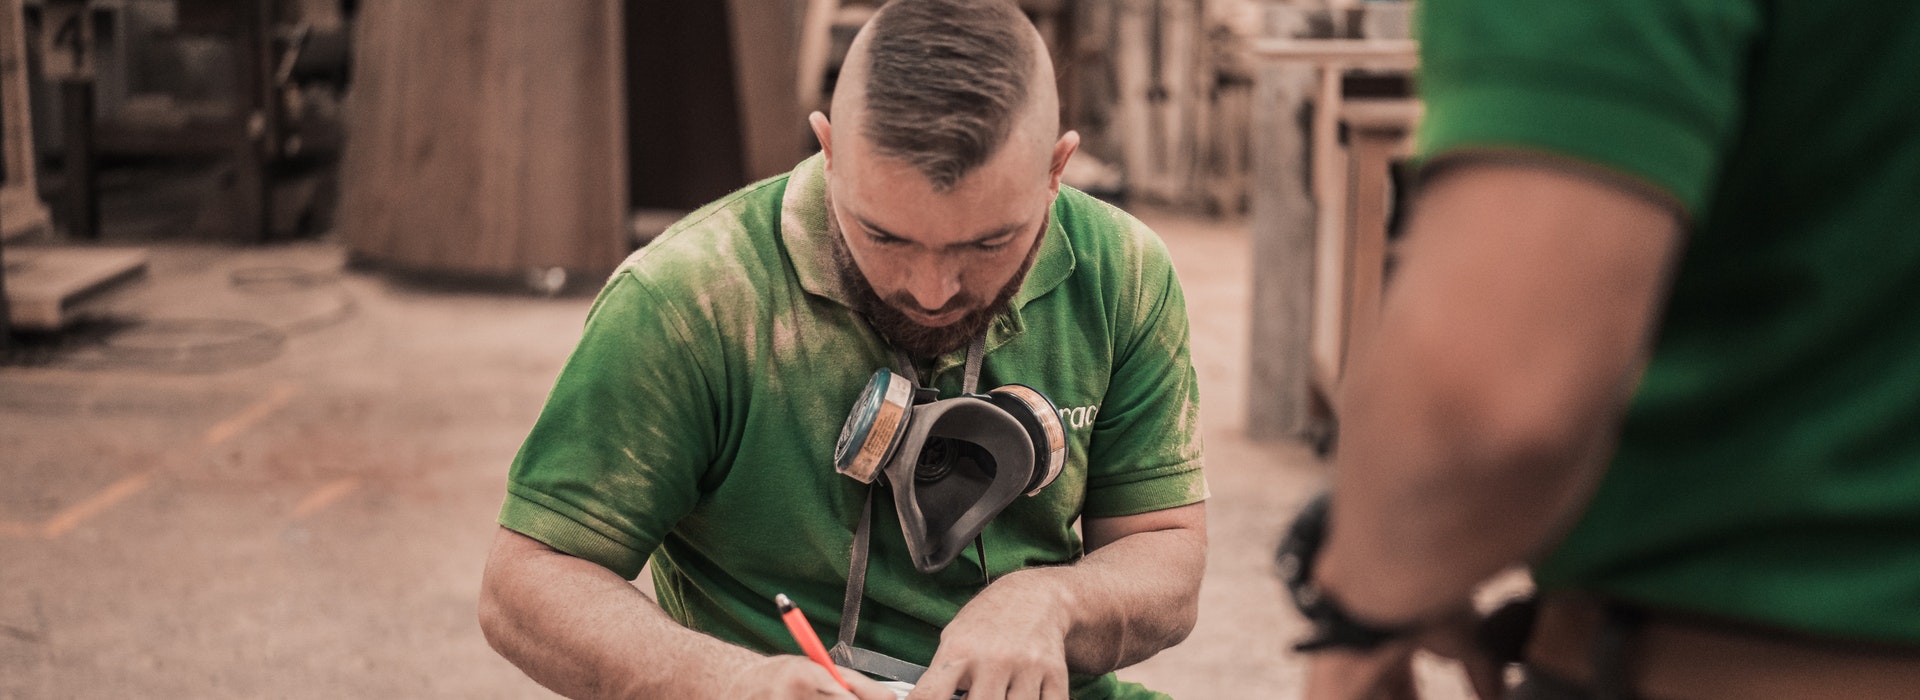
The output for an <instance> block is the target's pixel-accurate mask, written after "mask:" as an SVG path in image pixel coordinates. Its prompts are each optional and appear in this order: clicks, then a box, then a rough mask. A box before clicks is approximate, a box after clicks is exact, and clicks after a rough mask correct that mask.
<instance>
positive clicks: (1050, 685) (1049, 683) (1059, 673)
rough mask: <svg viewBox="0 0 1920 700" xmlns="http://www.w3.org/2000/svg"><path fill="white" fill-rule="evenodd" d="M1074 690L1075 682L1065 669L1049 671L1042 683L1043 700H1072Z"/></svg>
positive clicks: (1041, 695)
mask: <svg viewBox="0 0 1920 700" xmlns="http://www.w3.org/2000/svg"><path fill="white" fill-rule="evenodd" d="M1072 690H1073V682H1072V680H1071V679H1069V678H1068V677H1067V670H1066V669H1065V668H1057V669H1054V670H1052V671H1049V672H1048V673H1047V675H1046V677H1045V678H1043V679H1041V681H1040V698H1041V700H1072V699H1071V697H1070V695H1069V694H1070V693H1071V692H1072Z"/></svg>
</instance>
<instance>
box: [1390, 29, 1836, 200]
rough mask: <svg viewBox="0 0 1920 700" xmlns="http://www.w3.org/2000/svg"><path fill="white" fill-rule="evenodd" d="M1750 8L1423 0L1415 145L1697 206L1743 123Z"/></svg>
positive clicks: (1430, 153) (1752, 32) (1431, 152)
mask: <svg viewBox="0 0 1920 700" xmlns="http://www.w3.org/2000/svg"><path fill="white" fill-rule="evenodd" d="M1756 4H1757V0H1592V1H1588V2H1519V1H1515V0H1426V1H1425V2H1423V3H1422V4H1421V8H1420V19H1419V23H1420V24H1419V32H1420V52H1421V58H1420V60H1421V68H1420V93H1421V98H1422V100H1423V101H1424V102H1425V104H1426V116H1425V118H1424V120H1423V122H1422V124H1421V125H1420V134H1419V151H1420V153H1421V155H1422V156H1423V157H1424V158H1426V159H1429V160H1432V159H1433V158H1435V157H1439V156H1444V155H1447V154H1448V153H1449V152H1454V151H1461V150H1470V149H1481V150H1484V149H1510V150H1522V151H1543V152H1546V153H1549V154H1553V155H1559V156H1565V157H1570V158H1573V159H1576V160H1580V161H1585V162H1588V163H1592V164H1594V165H1599V166H1601V167H1605V168H1609V169H1612V170H1614V171H1617V172H1620V173H1622V174H1624V175H1627V176H1629V177H1632V178H1635V179H1638V180H1640V181H1643V182H1645V183H1647V184H1651V185H1653V186H1655V187H1657V188H1659V189H1660V190H1662V191H1664V192H1666V193H1667V194H1670V195H1672V196H1673V198H1674V199H1676V200H1677V201H1678V202H1679V203H1680V204H1681V205H1682V206H1683V207H1684V208H1685V209H1686V210H1687V211H1688V212H1698V211H1700V210H1701V208H1702V207H1703V206H1704V205H1705V203H1706V202H1707V201H1708V199H1709V198H1710V197H1711V196H1712V192H1713V189H1714V186H1715V184H1716V182H1717V180H1718V175H1719V171H1720V167H1721V164H1722V160H1723V154H1725V153H1726V152H1727V151H1728V148H1729V146H1730V144H1731V143H1732V142H1733V140H1734V139H1735V138H1736V137H1737V136H1738V132H1739V129H1740V126H1741V124H1740V120H1739V115H1740V114H1741V109H1742V107H1743V99H1744V90H1743V87H1744V85H1745V83H1746V80H1747V78H1748V72H1749V66H1748V58H1747V57H1748V56H1749V55H1750V53H1751V51H1750V45H1751V44H1752V43H1753V42H1754V41H1755V36H1756V34H1757V33H1758V32H1759V30H1760V23H1761V20H1762V18H1761V17H1760V11H1759V10H1758V9H1757V8H1756V7H1755V5H1756ZM1836 40H1844V39H1839V38H1838V37H1836Z"/></svg>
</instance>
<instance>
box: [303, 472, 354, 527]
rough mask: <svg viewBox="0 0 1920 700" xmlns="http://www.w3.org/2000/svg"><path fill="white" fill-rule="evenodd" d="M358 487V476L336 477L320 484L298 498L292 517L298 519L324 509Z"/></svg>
mask: <svg viewBox="0 0 1920 700" xmlns="http://www.w3.org/2000/svg"><path fill="white" fill-rule="evenodd" d="M358 488H360V477H357V476H349V477H346V478H344V479H336V480H333V481H330V482H327V483H325V484H322V485H320V487H319V488H316V489H314V490H313V491H312V492H310V493H308V494H307V497H306V498H302V499H300V502H299V503H298V504H295V505H294V506H293V519H294V520H299V519H301V518H305V517H307V516H309V515H313V514H314V513H318V512H320V511H322V510H325V509H326V507H327V506H330V505H333V504H334V502H336V501H339V500H340V499H342V498H346V497H347V495H348V494H351V493H353V492H354V490H356V489H358Z"/></svg>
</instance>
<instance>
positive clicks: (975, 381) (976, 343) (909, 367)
mask: <svg viewBox="0 0 1920 700" xmlns="http://www.w3.org/2000/svg"><path fill="white" fill-rule="evenodd" d="M986 358H987V332H986V331H981V332H980V335H977V336H974V337H973V342H971V343H968V344H967V373H966V375H965V376H964V377H962V379H961V384H960V393H961V394H962V395H964V396H972V395H974V394H975V393H978V390H979V388H980V364H981V363H982V362H984V361H986ZM893 363H894V364H896V365H899V366H900V376H902V377H906V378H907V381H908V382H909V383H912V384H913V385H914V386H916V387H918V386H920V372H919V370H916V369H914V368H913V358H911V357H907V354H906V353H904V352H901V351H900V349H899V348H895V349H894V351H893Z"/></svg>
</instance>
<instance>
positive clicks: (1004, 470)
mask: <svg viewBox="0 0 1920 700" xmlns="http://www.w3.org/2000/svg"><path fill="white" fill-rule="evenodd" d="M922 393H923V392H918V391H916V387H915V386H914V384H913V382H912V381H911V380H909V379H907V378H906V377H903V376H901V375H899V374H895V373H894V372H892V371H891V370H886V369H881V370H879V371H876V372H874V374H873V377H872V378H871V379H870V380H868V382H867V388H866V389H865V390H864V391H862V392H861V394H860V399H859V400H858V401H856V402H855V404H854V408H853V412H852V413H851V414H850V415H848V416H847V422H846V425H845V426H843V427H842V428H841V430H840V439H839V441H838V442H837V443H836V444H835V445H834V468H835V469H836V470H837V471H839V472H840V473H842V474H845V475H847V476H849V477H852V478H853V479H855V480H858V481H860V482H861V483H868V484H871V483H874V481H875V480H876V479H878V480H880V481H882V482H884V483H885V484H886V485H887V487H888V488H889V489H890V490H891V491H892V492H893V501H894V509H895V510H896V511H898V513H899V515H900V530H901V531H902V532H903V533H905V534H906V539H907V552H908V554H909V555H910V556H911V557H912V558H913V564H914V567H915V568H917V569H919V570H920V571H921V572H922V573H933V572H935V571H939V570H941V569H943V568H946V566H947V565H948V564H950V563H952V562H953V560H954V558H955V557H957V556H959V555H960V552H962V551H964V550H965V549H966V546H967V544H968V543H969V542H971V541H972V540H973V539H974V538H975V537H978V536H979V535H980V532H981V530H984V529H985V528H986V526H987V523H989V522H991V521H992V520H993V518H994V516H997V515H999V514H1000V511H1002V510H1005V509H1006V507H1007V506H1008V505H1010V504H1012V503H1013V501H1014V499H1016V498H1018V497H1019V496H1020V495H1021V494H1023V493H1024V494H1027V495H1029V496H1031V495H1034V494H1037V493H1039V492H1040V490H1041V489H1043V488H1045V487H1046V486H1047V484H1050V483H1052V482H1053V480H1054V479H1055V478H1058V477H1059V476H1060V471H1061V469H1062V468H1063V467H1064V466H1065V464H1066V431H1065V428H1064V426H1062V425H1061V424H1060V415H1059V413H1058V412H1057V411H1056V410H1054V407H1053V402H1051V401H1049V400H1048V399H1047V397H1046V396H1045V395H1043V394H1041V393H1040V392H1039V391H1036V390H1034V389H1033V388H1031V387H1027V386H1022V385H1018V384H1011V385H1007V386H1004V387H1000V388H997V389H994V390H992V391H989V392H987V393H986V394H965V395H962V396H958V397H954V398H950V399H941V400H922V401H921V402H919V403H917V404H916V403H915V396H916V394H922Z"/></svg>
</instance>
